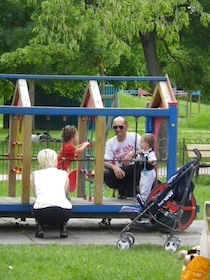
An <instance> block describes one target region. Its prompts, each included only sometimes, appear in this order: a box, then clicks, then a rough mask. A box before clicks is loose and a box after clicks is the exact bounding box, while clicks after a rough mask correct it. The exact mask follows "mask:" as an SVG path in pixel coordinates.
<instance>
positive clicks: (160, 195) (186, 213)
mask: <svg viewBox="0 0 210 280" xmlns="http://www.w3.org/2000/svg"><path fill="white" fill-rule="evenodd" d="M193 151H194V152H195V155H196V158H195V159H193V160H191V161H190V162H188V163H186V164H185V165H184V166H182V167H181V168H180V169H179V170H178V171H177V172H176V173H175V174H174V175H173V176H172V177H171V178H170V179H169V180H168V181H167V182H166V183H162V184H160V185H158V186H156V187H155V188H154V189H153V190H152V191H151V193H150V196H149V197H148V200H147V203H146V204H145V206H144V207H143V208H142V207H141V206H140V207H139V209H138V208H135V207H130V206H123V207H122V208H121V210H120V212H129V213H130V214H131V217H132V218H133V219H132V221H131V223H130V224H128V225H127V226H126V227H125V228H124V229H123V230H122V231H121V235H120V239H119V240H118V241H117V248H118V249H120V250H124V249H128V248H130V247H131V246H132V245H133V244H134V242H135V238H134V235H133V234H132V233H131V232H130V229H131V227H132V226H134V225H136V224H138V226H140V227H141V226H142V227H144V228H146V229H147V228H148V229H151V228H153V229H155V230H159V231H165V232H167V233H168V238H167V241H166V242H165V245H164V248H165V250H166V251H169V250H171V251H173V252H175V251H176V250H177V249H178V247H179V245H180V240H179V239H178V238H177V237H176V236H175V233H179V232H181V231H184V230H185V229H186V228H187V227H189V225H190V224H191V223H192V222H193V220H194V218H195V216H196V201H195V198H194V196H193V188H194V184H193V182H192V179H193V177H194V174H195V173H196V171H197V169H198V165H199V161H200V159H201V154H200V152H199V151H198V150H197V149H194V150H193ZM143 218H144V219H143ZM145 218H146V219H145Z"/></svg>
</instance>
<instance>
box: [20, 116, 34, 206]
mask: <svg viewBox="0 0 210 280" xmlns="http://www.w3.org/2000/svg"><path fill="white" fill-rule="evenodd" d="M31 133H32V116H23V120H22V143H23V144H22V145H23V146H22V193H21V202H22V203H29V200H30V166H31Z"/></svg>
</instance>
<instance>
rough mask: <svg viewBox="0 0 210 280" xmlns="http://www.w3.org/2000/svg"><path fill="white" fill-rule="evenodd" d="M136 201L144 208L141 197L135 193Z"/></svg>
mask: <svg viewBox="0 0 210 280" xmlns="http://www.w3.org/2000/svg"><path fill="white" fill-rule="evenodd" d="M136 199H137V201H138V203H139V204H140V205H141V207H144V204H145V201H144V200H143V198H142V196H141V195H140V194H139V193H137V195H136Z"/></svg>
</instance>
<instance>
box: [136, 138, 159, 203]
mask: <svg viewBox="0 0 210 280" xmlns="http://www.w3.org/2000/svg"><path fill="white" fill-rule="evenodd" d="M154 144H155V137H154V134H152V133H146V134H144V135H142V136H141V139H140V147H141V151H140V153H139V155H138V156H137V159H139V161H140V165H141V170H142V171H141V176H140V181H139V187H138V190H137V191H138V192H139V193H138V194H137V195H136V198H137V200H138V202H139V203H140V204H141V206H144V204H145V202H146V201H147V198H148V196H149V194H150V192H151V189H152V185H153V183H154V181H155V178H156V171H155V168H154V167H155V163H156V161H157V158H156V154H155V152H154V150H153V146H154Z"/></svg>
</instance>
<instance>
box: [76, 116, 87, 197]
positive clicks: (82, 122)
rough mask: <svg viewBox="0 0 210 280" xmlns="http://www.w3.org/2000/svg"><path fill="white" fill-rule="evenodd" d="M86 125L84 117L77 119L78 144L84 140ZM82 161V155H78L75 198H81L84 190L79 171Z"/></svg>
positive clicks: (81, 175)
mask: <svg viewBox="0 0 210 280" xmlns="http://www.w3.org/2000/svg"><path fill="white" fill-rule="evenodd" d="M86 125H87V120H86V117H85V116H79V119H78V136H79V138H78V140H79V143H80V142H81V141H84V140H85V135H86V129H87V128H86ZM83 159H84V154H78V161H77V177H76V178H77V179H76V185H77V197H83V196H84V188H85V182H84V179H83V177H84V175H83V174H81V173H80V170H81V169H82V167H83V161H82V160H83Z"/></svg>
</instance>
